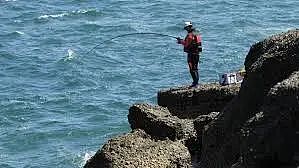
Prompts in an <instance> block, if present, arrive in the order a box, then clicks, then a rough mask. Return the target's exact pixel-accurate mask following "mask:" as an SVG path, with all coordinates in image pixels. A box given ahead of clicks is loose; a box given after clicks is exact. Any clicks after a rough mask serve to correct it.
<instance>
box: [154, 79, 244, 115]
mask: <svg viewBox="0 0 299 168" xmlns="http://www.w3.org/2000/svg"><path fill="white" fill-rule="evenodd" d="M239 88H240V84H232V85H227V86H221V85H219V84H217V83H211V84H201V85H199V86H198V87H197V88H191V89H190V88H189V87H178V88H171V89H168V90H161V91H159V92H158V105H160V106H163V107H167V108H168V109H169V111H170V112H171V113H172V114H173V115H176V116H178V117H179V118H196V117H198V116H200V115H205V114H209V113H210V112H214V111H218V112H219V111H221V110H222V109H223V107H224V106H225V105H226V104H227V103H228V102H230V101H231V100H232V98H233V97H234V96H236V95H237V94H238V92H239Z"/></svg>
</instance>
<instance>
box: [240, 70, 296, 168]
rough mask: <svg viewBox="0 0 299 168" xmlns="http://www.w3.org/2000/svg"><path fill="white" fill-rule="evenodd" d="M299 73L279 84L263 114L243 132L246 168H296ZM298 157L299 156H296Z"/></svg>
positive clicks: (268, 96)
mask: <svg viewBox="0 0 299 168" xmlns="http://www.w3.org/2000/svg"><path fill="white" fill-rule="evenodd" d="M298 79H299V72H294V73H293V74H292V75H291V76H290V77H289V78H288V79H286V80H284V81H282V82H279V83H277V84H276V85H275V86H274V87H272V88H271V89H270V91H269V92H268V94H267V96H266V97H265V100H264V104H263V106H262V107H261V109H260V112H259V113H257V114H256V115H255V116H253V117H252V118H250V119H249V120H247V122H246V124H245V126H243V128H242V130H241V131H242V133H243V134H242V145H241V151H242V152H241V156H242V158H243V160H242V164H243V165H244V166H246V167H281V166H290V165H296V164H298V163H296V162H298V161H299V160H297V161H296V155H298V154H299V141H298V140H299V138H298V131H299V122H298V121H299V113H298V112H299V80H298ZM297 157H298V156H297Z"/></svg>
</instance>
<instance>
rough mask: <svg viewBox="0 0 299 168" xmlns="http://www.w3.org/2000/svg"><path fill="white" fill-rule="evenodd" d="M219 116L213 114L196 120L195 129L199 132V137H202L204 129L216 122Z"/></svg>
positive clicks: (216, 113) (215, 113)
mask: <svg viewBox="0 0 299 168" xmlns="http://www.w3.org/2000/svg"><path fill="white" fill-rule="evenodd" d="M218 114H219V112H211V113H210V114H208V115H201V116H199V117H197V118H196V119H195V120H194V128H195V130H196V132H197V137H201V135H202V131H203V130H204V127H205V126H206V125H208V124H209V123H210V122H212V121H213V120H215V119H216V118H217V116H218ZM200 139H201V138H200Z"/></svg>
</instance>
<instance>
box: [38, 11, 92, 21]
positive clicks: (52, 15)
mask: <svg viewBox="0 0 299 168" xmlns="http://www.w3.org/2000/svg"><path fill="white" fill-rule="evenodd" d="M93 10H94V9H89V10H84V9H83V10H75V11H71V12H64V13H60V14H48V15H42V16H39V17H38V19H48V18H60V17H64V16H69V15H71V14H85V13H87V12H90V11H93Z"/></svg>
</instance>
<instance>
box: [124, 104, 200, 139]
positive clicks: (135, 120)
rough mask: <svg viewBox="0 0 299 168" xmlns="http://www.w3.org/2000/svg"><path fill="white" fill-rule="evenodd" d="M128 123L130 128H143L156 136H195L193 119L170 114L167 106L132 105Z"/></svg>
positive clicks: (188, 137)
mask: <svg viewBox="0 0 299 168" xmlns="http://www.w3.org/2000/svg"><path fill="white" fill-rule="evenodd" d="M128 120H129V123H130V124H131V128H132V129H137V128H140V129H143V130H145V132H147V133H148V134H150V135H152V136H155V137H157V138H164V139H165V138H169V139H170V140H173V141H176V140H184V141H185V140H188V139H190V138H191V139H194V138H196V132H195V130H194V124H193V120H188V119H179V118H178V117H176V116H172V115H171V113H170V112H169V111H168V110H167V108H163V107H159V106H151V105H148V104H137V105H133V106H132V107H131V108H130V110H129V115H128Z"/></svg>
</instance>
